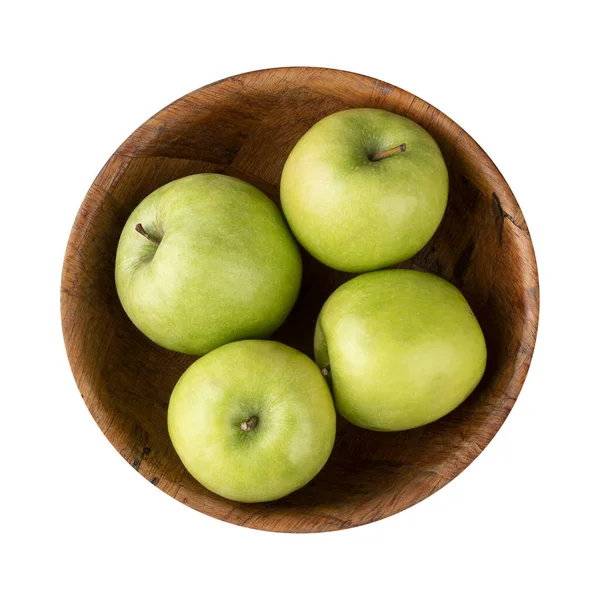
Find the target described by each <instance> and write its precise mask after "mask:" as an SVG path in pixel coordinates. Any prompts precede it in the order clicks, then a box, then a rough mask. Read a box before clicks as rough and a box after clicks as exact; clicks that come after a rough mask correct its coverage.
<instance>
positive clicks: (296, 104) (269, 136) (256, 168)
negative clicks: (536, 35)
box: [61, 68, 539, 532]
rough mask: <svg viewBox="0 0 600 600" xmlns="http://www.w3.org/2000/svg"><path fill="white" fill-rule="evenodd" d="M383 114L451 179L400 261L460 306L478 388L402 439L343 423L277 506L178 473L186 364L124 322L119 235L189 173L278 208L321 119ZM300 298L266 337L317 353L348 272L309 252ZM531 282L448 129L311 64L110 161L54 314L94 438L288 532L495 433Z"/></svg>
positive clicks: (178, 483) (162, 118) (394, 502)
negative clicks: (325, 308)
mask: <svg viewBox="0 0 600 600" xmlns="http://www.w3.org/2000/svg"><path fill="white" fill-rule="evenodd" d="M352 107H377V108H384V109H386V110H390V111H393V112H396V113H398V114H402V115H405V116H408V117H410V118H411V119H413V120H415V121H416V122H417V123H420V124H421V125H422V126H423V127H425V128H426V129H427V130H428V131H429V132H430V133H431V134H432V135H433V136H434V138H435V139H436V140H437V142H438V143H439V145H440V147H441V149H442V152H443V154H444V157H445V159H446V162H447V164H448V168H449V173H450V197H449V203H448V209H447V211H446V215H445V217H444V219H443V221H442V224H441V226H440V228H439V230H438V231H437V233H436V234H435V236H434V237H433V239H432V240H431V241H430V243H429V244H427V246H426V247H425V248H424V249H423V250H422V251H421V252H420V253H419V254H418V255H416V256H415V257H414V258H412V259H411V260H410V261H407V262H406V263H404V264H403V266H405V267H411V268H416V269H424V270H427V271H430V272H433V273H437V274H438V275H441V276H442V277H445V278H447V279H449V280H450V281H452V282H453V283H454V284H456V285H457V286H458V287H459V288H460V289H461V290H462V291H463V293H464V294H465V296H466V297H467V299H468V300H469V302H470V304H471V306H472V307H473V310H474V312H475V313H476V315H477V318H478V319H479V321H480V323H481V325H482V328H483V331H484V333H485V336H486V340H487V343H488V350H489V362H488V367H487V370H486V373H485V376H484V378H483V380H482V381H481V383H480V385H479V386H478V387H477V389H476V390H475V391H474V393H473V394H472V395H471V396H470V397H469V398H468V399H467V400H466V401H465V402H464V403H463V404H462V405H461V406H460V407H459V408H457V409H456V410H455V411H453V412H452V413H451V414H449V415H448V416H447V417H445V418H443V419H441V420H439V421H437V422H435V423H433V424H431V425H428V426H425V427H421V428H419V429H415V430H412V431H407V432H399V433H377V432H371V431H367V430H363V429H359V428H357V427H354V426H352V425H350V424H349V423H347V422H346V421H344V420H343V419H341V418H339V419H338V433H337V440H336V444H335V447H334V450H333V453H332V456H331V458H330V460H329V462H328V463H327V465H326V466H325V468H324V469H323V470H322V471H321V473H319V475H318V476H317V477H316V478H315V479H314V480H313V481H312V482H310V483H309V484H308V485H307V486H305V487H304V488H302V489H301V490H299V491H297V492H295V493H294V494H292V495H290V496H288V497H286V498H283V499H282V500H279V501H276V502H272V503H263V504H247V505H245V504H241V503H236V502H231V501H229V500H225V499H223V498H220V497H218V496H216V495H215V494H212V493H211V492H209V491H207V490H206V489H204V488H203V487H202V486H201V485H200V484H198V483H197V482H196V481H195V480H194V479H192V477H191V476H189V475H188V474H187V472H186V471H185V469H184V468H183V466H182V464H181V462H180V461H179V459H178V457H177V455H176V454H175V452H174V450H173V448H172V446H171V443H170V441H169V437H168V434H167V419H166V411H167V403H168V400H169V396H170V393H171V390H172V388H173V386H174V384H175V382H176V381H177V379H178V378H179V376H180V375H181V374H182V373H183V371H184V370H185V368H186V367H187V366H188V365H189V364H190V363H191V362H192V361H193V360H194V358H193V357H189V356H184V355H181V354H176V353H173V352H169V351H167V350H164V349H162V348H159V347H158V346H156V345H155V344H153V343H152V342H151V341H150V340H148V339H147V338H145V337H144V336H143V335H142V334H141V333H140V332H139V331H138V330H137V329H136V328H135V327H134V326H133V324H132V323H131V322H130V321H129V320H128V318H127V317H126V315H125V313H124V311H123V309H122V308H121V306H120V304H119V300H118V298H117V293H116V289H115V283H114V259H115V252H116V248H117V242H118V239H119V235H120V232H121V229H122V227H123V225H124V224H125V221H126V219H127V217H128V216H129V214H130V213H131V211H132V210H133V208H134V207H135V206H136V205H137V204H138V203H139V202H140V201H141V200H142V199H143V198H144V197H145V196H146V195H147V194H149V193H150V192H151V191H153V190H155V189H156V188H157V187H159V186H161V185H163V184H165V183H167V182H168V181H171V180H173V179H176V178H178V177H183V176H184V175H190V174H192V173H201V172H217V173H225V174H229V175H233V176H236V177H240V178H242V179H245V180H246V181H248V182H250V183H252V184H254V185H256V186H257V187H259V188H260V189H261V190H263V191H264V192H265V193H266V194H267V195H268V196H269V197H270V198H271V199H272V200H273V201H274V202H278V201H279V198H278V186H279V180H280V176H281V171H282V168H283V164H284V162H285V159H286V157H287V155H288V153H289V151H290V150H291V149H292V147H293V146H294V144H295V143H296V141H297V140H298V139H299V138H300V136H301V135H302V134H303V133H304V132H305V131H307V130H308V128H309V127H310V126H311V125H313V124H314V123H315V122H316V121H318V120H319V119H321V118H322V117H324V116H326V115H328V114H330V113H333V112H336V111H339V110H343V109H345V108H352ZM303 260H304V279H303V284H302V289H301V293H300V297H299V300H298V302H297V305H296V307H295V308H294V310H293V312H292V314H291V315H290V317H289V318H288V320H287V321H286V323H285V324H284V325H283V326H282V327H281V328H280V330H279V331H277V332H276V334H275V335H274V338H275V339H277V340H280V341H282V342H284V343H287V344H289V345H291V346H294V347H296V348H298V349H299V350H301V351H303V352H305V353H307V354H308V355H309V356H312V336H313V330H314V324H315V321H316V317H317V314H318V312H319V310H320V308H321V306H322V304H323V302H324V301H325V299H326V298H327V297H328V296H329V294H330V293H331V292H332V291H333V290H334V289H335V288H336V287H337V286H338V285H339V284H341V283H342V282H344V281H346V280H347V279H348V278H349V277H350V276H349V275H346V274H343V273H339V272H336V271H333V270H331V269H328V268H326V267H324V266H323V265H321V264H319V263H317V262H316V261H315V260H314V259H312V258H310V257H309V256H307V255H306V253H304V256H303ZM538 310H539V294H538V278H537V269H536V262H535V256H534V250H533V246H532V243H531V239H530V237H529V232H528V230H527V225H526V223H525V220H524V218H523V215H522V214H521V210H520V209H519V205H518V204H517V201H516V200H515V198H514V196H513V194H512V192H511V190H510V188H509V187H508V185H507V183H506V181H505V180H504V178H503V177H502V175H501V174H500V172H499V171H498V169H497V168H496V166H495V165H494V164H493V163H492V161H491V160H490V158H489V157H488V156H487V155H486V154H485V152H484V151H483V150H482V149H481V148H480V147H479V146H478V145H477V143H476V142H475V141H474V140H473V139H472V138H471V137H469V135H468V134H467V133H465V132H464V131H463V130H462V129H461V128H460V127H459V126H458V125H457V124H456V123H454V122H453V121H452V120H450V119H449V118H448V117H446V116H445V115H444V114H442V113H441V112H440V111H438V110H437V109H435V108H434V107H433V106H431V105H429V104H427V103H426V102H424V101H423V100H421V99H419V98H417V97H415V96H413V95H412V94H410V93H408V92H406V91H404V90H401V89H399V88H397V87H394V86H393V85H390V84H388V83H385V82H382V81H378V80H376V79H372V78H369V77H366V76H363V75H357V74H354V73H349V72H342V71H335V70H330V69H320V68H282V69H270V70H263V71H256V72H252V73H245V74H242V75H238V76H235V77H230V78H228V79H224V80H222V81H219V82H216V83H214V84H212V85H209V86H207V87H204V88H201V89H199V90H196V91H195V92H192V93H190V94H188V95H187V96H185V97H183V98H181V99H179V100H177V101H176V102H174V103H173V104H171V105H169V106H168V107H166V108H165V109H164V110H162V111H161V112H159V113H158V114H157V115H155V116H153V117H152V118H151V119H149V120H148V121H147V122H146V123H144V124H143V125H142V126H141V127H140V128H139V129H138V130H137V131H135V132H134V133H133V134H132V135H131V136H130V137H129V138H128V139H127V140H126V141H125V142H124V143H123V144H122V145H121V147H120V148H119V149H118V150H117V151H116V152H115V154H114V155H113V156H112V157H111V158H110V159H109V160H108V162H107V163H106V165H105V166H104V168H103V169H102V171H101V172H100V174H99V175H98V176H97V177H96V180H95V181H94V183H93V184H92V186H91V188H90V190H89V192H88V194H87V195H86V197H85V199H84V201H83V204H82V206H81V208H80V210H79V213H78V214H77V217H76V220H75V223H74V225H73V229H72V232H71V236H70V238H69V242H68V247H67V251H66V256H65V261H64V268H63V274H62V287H61V316H62V325H63V334H64V340H65V345H66V349H67V353H68V356H69V361H70V364H71V368H72V370H73V374H74V377H75V379H76V381H77V385H78V387H79V390H80V392H81V395H82V397H83V399H84V401H85V403H86V405H87V406H88V408H89V410H90V412H91V414H92V415H93V417H94V419H95V420H96V422H97V423H98V425H99V427H100V428H101V430H102V431H103V432H104V434H105V435H106V436H107V438H108V439H109V440H110V441H111V443H112V444H113V445H114V447H115V448H116V449H117V450H118V451H119V452H120V453H121V455H122V456H123V458H124V459H125V460H127V461H128V462H129V464H131V465H132V467H133V468H134V469H136V470H137V471H138V472H139V473H140V474H142V475H143V476H144V477H145V478H146V479H148V481H150V482H151V483H152V484H154V485H155V486H157V487H159V488H160V489H161V490H163V491H164V492H165V493H167V494H169V495H171V496H173V497H174V498H176V499H177V500H179V501H181V502H183V503H185V504H187V505H188V506H190V507H192V508H194V509H196V510H198V511H201V512H203V513H205V514H207V515H211V516H213V517H216V518H218V519H222V520H225V521H229V522H231V523H235V524H238V525H244V526H247V527H253V528H257V529H264V530H270V531H284V532H318V531H330V530H336V529H344V528H348V527H354V526H357V525H362V524H365V523H369V522H372V521H375V520H378V519H382V518H384V517H387V516H389V515H393V514H395V513H397V512H399V511H401V510H404V509H406V508H408V507H410V506H412V505H414V504H415V503H417V502H419V501H421V500H423V499H424V498H427V497H428V496H429V495H430V494H432V493H434V492H435V491H436V490H438V489H440V488H441V487H442V486H444V485H445V484H447V483H448V482H449V481H450V480H451V479H453V478H454V477H455V476H456V475H458V474H459V473H460V472H461V471H462V470H463V469H465V468H466V467H467V466H468V465H469V464H470V463H471V462H472V461H473V460H474V459H475V458H476V457H477V456H478V455H479V453H480V452H481V451H482V450H483V449H484V448H485V447H486V445H487V444H488V443H489V441H490V440H491V439H492V437H493V436H494V435H495V433H496V432H497V431H498V429H499V428H500V426H501V425H502V423H503V422H504V420H505V419H506V417H507V415H508V413H509V412H510V410H511V408H512V406H513V405H514V403H515V400H516V398H517V396H518V394H519V391H520V390H521V386H522V384H523V381H524V379H525V376H526V374H527V370H528V367H529V363H530V360H531V356H532V353H533V348H534V343H535V338H536V331H537V322H538Z"/></svg>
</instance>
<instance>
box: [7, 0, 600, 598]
mask: <svg viewBox="0 0 600 600" xmlns="http://www.w3.org/2000/svg"><path fill="white" fill-rule="evenodd" d="M204 4H206V5H204ZM208 4H210V5H208ZM240 4H241V3H240ZM332 4H333V3H332ZM491 4H492V3H486V2H479V3H473V4H471V5H468V4H466V3H464V2H443V3H442V2H440V3H432V2H422V3H420V2H410V3H403V2H399V1H394V2H388V1H385V0H379V1H377V0H374V1H372V2H367V3H361V4H360V5H352V4H351V3H350V2H344V3H339V5H338V6H336V7H335V8H334V7H333V6H331V5H330V4H328V3H327V2H325V1H321V2H302V3H296V4H289V3H285V2H279V3H277V4H273V5H272V6H269V5H268V4H266V3H262V2H246V3H243V6H236V4H235V3H231V2H213V3H203V2H200V1H199V2H190V3H182V2H177V1H174V0H170V1H166V2H163V3H160V4H153V3H151V2H145V3H134V2H125V1H123V2H115V3H112V2H109V1H107V0H105V1H103V2H80V3H76V2H73V3H72V4H69V3H66V2H60V1H58V2H44V3H43V2H29V3H28V2H20V3H15V6H18V8H7V7H6V5H5V7H4V8H3V9H1V10H2V14H1V15H0V23H1V28H2V35H1V36H0V44H1V46H2V47H1V48H0V49H1V54H0V56H1V59H0V60H1V61H2V80H3V82H4V85H3V87H4V91H3V92H2V95H1V96H0V103H1V108H2V113H1V115H0V117H1V118H2V128H1V130H0V153H1V165H2V187H1V188H0V189H1V190H2V193H1V199H0V201H1V203H2V217H3V219H2V225H1V229H0V239H1V241H2V243H1V246H0V247H1V248H2V253H1V255H0V256H1V258H0V260H1V261H2V270H1V273H2V279H1V281H2V288H1V289H2V297H3V299H4V301H5V307H4V308H3V311H2V314H3V323H2V342H3V343H2V347H1V348H2V349H1V352H2V361H1V363H0V364H1V365H2V388H1V389H2V392H1V395H2V414H1V416H0V427H1V435H0V444H1V446H2V447H1V457H2V477H1V479H0V481H1V486H2V487H1V494H0V503H1V511H0V519H1V530H0V551H1V553H2V554H3V558H2V559H1V562H0V564H1V570H2V575H1V577H0V596H1V597H2V598H6V599H7V600H13V599H21V598H27V599H29V598H34V599H38V598H39V599H42V598H43V599H45V598H61V599H71V598H73V599H80V598H85V599H88V598H110V599H117V600H120V599H121V598H123V599H125V598H144V599H145V598H177V597H186V598H196V597H197V598H200V597H202V598H217V599H220V598H226V599H227V598H245V599H246V598H248V599H252V598H262V599H270V598H305V597H312V598H319V599H320V598H342V599H351V598H380V597H382V598H389V597H399V598H412V599H414V598H461V599H470V598H485V599H489V598H510V599H515V598H516V599H520V598H527V599H530V598H545V599H546V598H573V599H577V600H581V599H587V598H598V597H600V585H599V584H598V576H597V575H594V573H593V572H592V569H593V568H596V569H597V567H598V562H599V560H598V559H599V549H598V537H599V535H600V530H599V526H598V525H599V521H598V515H597V510H598V507H599V505H600V503H599V501H600V497H599V494H598V491H597V478H598V458H599V457H600V452H599V450H598V441H599V440H600V435H599V428H600V421H599V417H600V411H599V408H598V406H599V401H600V394H599V392H598V385H597V372H598V359H599V358H600V356H599V352H598V347H597V345H596V341H597V339H598V334H599V333H600V331H599V321H598V300H597V295H595V293H594V290H595V287H596V279H597V262H598V261H597V256H598V251H597V248H598V246H597V243H598V218H599V217H600V213H599V210H598V201H599V200H600V193H599V186H598V169H599V162H600V161H599V158H600V152H599V149H598V134H599V133H600V130H599V119H598V107H599V105H600V102H599V101H600V95H599V94H598V90H597V88H595V84H597V78H598V57H599V52H600V47H599V44H598V42H597V41H596V40H597V35H598V34H597V31H596V29H595V28H594V27H593V23H594V19H593V18H592V17H593V15H592V13H591V7H592V6H593V3H592V2H577V1H570V2H567V3H564V8H562V9H560V10H559V9H558V8H556V7H558V6H563V3H554V2H546V3H537V2H529V3H528V2H526V1H525V0H521V1H520V2H518V3H514V4H512V3H511V2H506V1H505V2H502V3H494V4H495V7H492V5H491ZM586 7H587V8H586ZM293 65H309V66H326V67H333V68H341V69H346V70H351V71H355V72H359V73H364V74H367V75H371V76H373V77H377V78H380V79H382V80H384V81H388V82H390V83H393V84H395V85H398V86H400V87H403V88H405V89H407V90H409V91H411V92H413V93H414V94H416V95H418V96H420V97H422V98H424V99H425V100H427V101H429V102H431V103H432V104H434V105H435V106H436V107H438V108H439V109H441V110H442V111H443V112H445V113H446V114H448V115H449V116H450V117H451V118H453V119H454V120H455V121H457V122H458V123H459V124H460V125H461V126H462V127H463V128H464V129H466V130H467V131H468V132H469V133H470V134H471V135H472V136H473V137H474V138H475V139H476V140H477V141H478V142H479V143H480V144H481V145H482V146H483V148H484V149H485V150H486V151H487V152H488V154H489V155H490V156H491V158H492V160H494V162H495V163H496V164H497V165H498V167H499V168H500V170H501V171H502V173H503V174H504V176H505V178H506V179H507V180H508V182H509V184H510V185H511V187H512V189H513V191H514V193H515V195H516V197H517V199H518V200H519V203H520V205H521V207H522V209H523V212H524V214H525V218H526V220H527V222H528V225H529V228H530V231H531V234H532V237H533V241H534V245H535V248H536V253H537V258H538V262H539V271H540V285H541V319H540V329H539V336H538V343H537V347H536V351H535V355H534V360H533V363H532V365H531V370H530V373H529V376H528V378H527V381H526V383H525V386H524V388H523V391H522V393H521V395H520V397H519V399H518V401H517V403H516V406H515V408H514V410H513V411H512V413H511V414H510V416H509V418H508V419H507V421H506V423H505V424H504V426H503V427H502V429H501V430H500V432H499V433H498V435H497V436H496V437H495V438H494V440H493V441H492V443H491V444H490V445H489V446H488V448H487V449H486V450H485V451H484V453H483V454H482V455H481V456H480V457H479V458H478V459H477V460H476V461H475V462H474V463H473V464H472V465H471V466H470V467H469V468H468V469H467V470H466V471H465V472H464V473H463V474H461V475H460V476H459V477H458V478H457V479H455V480H454V481H453V482H452V483H450V484H449V485H448V486H446V487H445V488H444V489H442V490H441V491H439V492H438V493H436V494H435V495H434V496H432V497H430V498H429V499H427V500H425V501H424V502H422V503H421V504H419V505H417V506H415V507H413V508H411V509H409V510H407V511H405V512H403V513H401V514H398V515H396V516H394V517H391V518H388V519H385V520H383V521H380V522H378V523H375V524H372V525H367V526H364V527H360V528H357V529H353V530H348V531H342V532H334V533H328V534H313V535H283V534H270V533H265V532H260V531H253V530H250V529H245V528H241V527H236V526H233V525H228V524H225V523H221V522H219V521H216V520H213V519H211V518H209V517H206V516H204V515H202V514H198V513H196V512H195V511H193V510H191V509H189V508H187V507H186V506H184V505H182V504H180V503H178V502H176V501H175V500H173V499H171V498H170V497H168V496H167V495H165V494H164V493H163V492H161V491H160V490H158V489H156V488H155V487H153V486H152V485H151V484H150V483H149V482H147V481H146V480H145V479H144V478H143V477H141V476H140V475H138V474H137V473H136V472H135V471H134V470H133V469H132V468H131V467H130V466H129V465H128V464H127V463H126V462H125V461H124V460H123V459H122V458H121V457H120V456H119V454H118V453H117V452H115V450H114V449H113V448H112V446H111V445H110V444H109V442H108V441H107V440H106V439H105V438H104V437H103V435H102V433H101V432H100V430H99V429H98V427H97V426H96V424H95V423H94V421H93V419H92V418H91V416H90V414H89V413H88V411H87V409H86V407H85V405H84V404H83V402H82V400H81V398H80V396H79V393H78V391H77V388H76V386H75V383H74V381H73V378H72V375H71V372H70V369H69V365H68V363H67V358H66V354H65V351H64V346H63V342H62V335H61V327H60V315H59V282H60V274H61V267H62V259H63V255H64V251H65V247H66V243H67V239H68V235H69V231H70V228H71V225H72V223H73V219H74V218H75V215H76V212H77V210H78V207H79V204H80V202H81V201H82V199H83V197H84V195H85V193H86V191H87V189H88V187H89V185H90V184H91V182H92V181H93V179H94V177H95V176H96V174H97V172H98V171H99V170H100V168H101V167H102V165H103V164H104V162H105V160H106V159H107V158H108V157H109V156H110V154H111V153H112V152H113V151H114V150H115V149H116V148H117V147H118V146H119V144H120V143H121V142H122V141H123V140H124V139H125V137H127V136H128V135H129V134H130V133H131V132H132V131H133V130H134V129H135V128H137V127H138V126H139V125H140V124H141V123H142V122H143V121H145V120H146V119H147V118H149V117H150V116H151V115H152V114H154V113H155V112H157V111H158V110H160V109H161V108H162V107H163V106H165V105H166V104H168V103H169V102H171V101H173V100H175V99H176V98H178V97H180V96H182V95H184V94H186V93H187V92H189V91H191V90H193V89H195V88H198V87H200V86H202V85H205V84H208V83H210V82H212V81H215V80H218V79H221V78H223V77H226V76H228V75H233V74H236V73H240V72H244V71H248V70H253V69H259V68H265V67H273V66H293Z"/></svg>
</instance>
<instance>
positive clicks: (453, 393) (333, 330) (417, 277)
mask: <svg viewBox="0 0 600 600" xmlns="http://www.w3.org/2000/svg"><path fill="white" fill-rule="evenodd" d="M315 356H316V362H317V364H318V365H319V366H320V367H321V368H327V369H328V371H329V375H328V377H329V379H330V381H331V382H332V385H333V397H334V401H335V405H336V408H337V410H338V412H339V413H340V414H341V415H342V416H343V417H345V418H346V419H347V420H348V421H350V422H351V423H354V424H355V425H358V426H359V427H364V428H366V429H373V430H378V431H401V430H405V429H412V428H414V427H419V426H421V425H426V424H427V423H431V422H432V421H435V420H437V419H439V418H441V417H443V416H444V415H446V414H448V413H449V412H450V411H452V410H454V409H455V408H456V407H457V406H458V405H459V404H460V403H461V402H463V400H465V399H466V398H467V397H468V396H469V394H470V393H471V392H472V391H473V390H474V389H475V387H476V385H477V384H478V383H479V381H480V380H481V377H482V376H483V373H484V370H485V366H486V360H487V350H486V343H485V339H484V336H483V332H482V330H481V327H480V325H479V323H478V321H477V319H476V317H475V315H474V314H473V312H472V311H471V308H470V307H469V304H468V303H467V301H466V299H465V298H464V296H463V295H462V293H461V292H460V291H459V290H458V289H457V288H456V287H455V286H453V285H452V284H451V283H450V282H448V281H446V280H445V279H442V278H441V277H437V276H436V275H432V274H430V273H424V272H419V271H411V270H404V269H389V270H383V271H376V272H373V273H366V274H363V275H359V276H357V277H355V278H354V279H351V280H350V281H348V282H346V283H344V284H343V285H342V286H340V287H339V288H338V289H337V290H335V291H334V292H333V294H332V295H331V296H330V297H329V298H328V299H327V301H326V302H325V304H324V306H323V308H322V310H321V313H320V314H319V317H318V320H317V327H316V331H315Z"/></svg>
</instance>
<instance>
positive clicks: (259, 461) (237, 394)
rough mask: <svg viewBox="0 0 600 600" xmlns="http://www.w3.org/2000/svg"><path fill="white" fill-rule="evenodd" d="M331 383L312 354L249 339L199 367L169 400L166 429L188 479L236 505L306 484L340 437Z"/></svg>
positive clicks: (213, 354) (192, 369)
mask: <svg viewBox="0 0 600 600" xmlns="http://www.w3.org/2000/svg"><path fill="white" fill-rule="evenodd" d="M335 427H336V415H335V409H334V406H333V400H332V397H331V393H330V391H329V387H328V385H327V382H326V380H325V378H324V377H323V375H322V374H321V372H320V371H319V368H318V367H317V365H316V364H315V363H314V362H313V361H312V360H311V359H310V358H308V357H307V356H306V355H304V354H302V353H301V352H299V351H298V350H295V349H293V348H290V347H289V346H286V345H284V344H281V343H279V342H274V341H266V340H244V341H239V342H232V343H231V344H226V345H225V346H222V347H220V348H217V349H216V350H213V351H212V352H210V353H208V354H206V355H205V356H203V357H202V358H200V359H198V360H197V361H196V362H194V363H193V364H192V365H191V366H190V367H189V368H188V369H187V370H186V371H185V372H184V374H183V375H182V376H181V378H180V379H179V381H178V382H177V384H176V385H175V388H174V389H173V392H172V394H171V399H170V401H169V408H168V430H169V435H170V437H171V441H172V443H173V446H174V448H175V450H176V452H177V454H178V455H179V457H180V458H181V461H182V462H183V464H184V466H185V467H186V469H187V470H188V471H189V472H190V474H191V475H192V476H193V477H194V478H195V479H196V480H197V481H199V482H200V483H201V484H202V485H203V486H205V487H206V488H207V489H209V490H210V491H212V492H214V493H216V494H219V495H220V496H223V497H225V498H228V499H230V500H235V501H238V502H266V501H269V500H276V499H278V498H281V497H283V496H286V495H287V494H290V493H291V492H293V491H295V490H297V489H299V488H300V487H302V486H303V485H305V484H306V483H308V482H309V481H310V480H311V479H312V478H313V477H314V476H315V475H316V474H317V473H318V472H319V471H320V470H321V468H322V467H323V465H324V464H325V462H326V461H327V459H328V458H329V455H330V453H331V450H332V447H333V442H334V439H335Z"/></svg>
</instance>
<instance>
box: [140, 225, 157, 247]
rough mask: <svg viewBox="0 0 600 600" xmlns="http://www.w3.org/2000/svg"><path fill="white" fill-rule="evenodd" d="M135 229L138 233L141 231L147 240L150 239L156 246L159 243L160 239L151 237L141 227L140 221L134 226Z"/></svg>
mask: <svg viewBox="0 0 600 600" xmlns="http://www.w3.org/2000/svg"><path fill="white" fill-rule="evenodd" d="M135 230H136V231H137V232H138V233H141V234H142V235H143V236H144V237H145V238H146V239H147V240H150V241H151V242H152V243H153V244H156V245H157V246H159V245H160V240H157V239H156V238H155V237H152V236H151V235H150V234H149V233H148V232H147V231H146V230H145V229H144V228H143V227H142V224H141V223H138V224H137V225H136V226H135Z"/></svg>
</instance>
